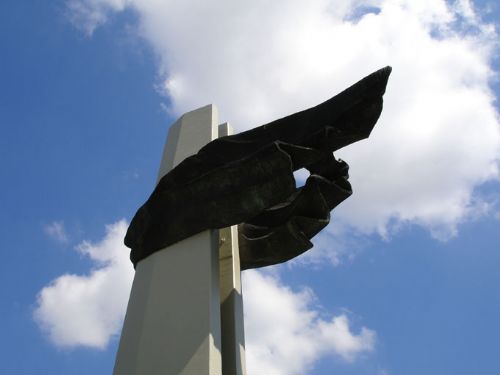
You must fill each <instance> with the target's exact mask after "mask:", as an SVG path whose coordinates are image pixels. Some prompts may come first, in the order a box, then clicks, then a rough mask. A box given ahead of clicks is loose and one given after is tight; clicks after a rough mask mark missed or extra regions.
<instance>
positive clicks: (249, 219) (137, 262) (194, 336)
mask: <svg viewBox="0 0 500 375" xmlns="http://www.w3.org/2000/svg"><path fill="white" fill-rule="evenodd" d="M390 73H391V68H390V67H386V68H383V69H380V70H378V71H376V72H374V73H372V74H370V75H369V76H367V77H365V78H363V79H362V80H361V81H359V82H357V83H356V84H354V85H353V86H351V87H349V88H348V89H346V90H344V91H343V92H341V93H340V94H338V95H336V96H334V97H332V98H331V99H329V100H327V101H325V102H324V103H321V104H319V105H317V106H315V107H312V108H309V109H307V110H304V111H301V112H298V113H295V114H292V115H290V116H287V117H284V118H281V119H278V120H275V121H273V122H271V123H268V124H265V125H262V126H260V127H257V128H254V129H251V130H249V131H246V132H242V133H239V134H235V135H231V128H230V126H229V124H222V125H219V126H218V119H217V111H216V109H215V107H213V106H211V105H210V106H207V107H203V108H200V109H198V110H196V111H192V112H189V113H187V114H185V115H184V116H182V117H181V118H180V119H179V120H178V121H177V122H176V123H175V124H174V125H173V126H172V127H171V128H170V131H169V136H168V138H167V142H166V145H165V149H164V155H163V159H162V163H161V167H160V173H159V178H158V183H157V185H156V188H155V189H154V191H153V193H152V194H151V196H150V197H149V199H148V200H147V201H146V203H145V204H144V205H143V206H142V207H141V208H140V209H139V210H138V211H137V213H136V215H135V216H134V218H133V219H132V222H131V224H130V227H129V229H128V232H127V235H126V237H125V244H126V245H127V246H128V247H130V248H131V249H132V250H131V254H130V258H131V261H132V263H133V264H134V267H135V268H136V275H135V278H134V283H133V287H132V292H131V297H130V300H129V305H128V308H127V314H126V318H125V323H124V328H123V331H122V337H121V340H120V346H119V349H118V354H117V360H116V364H115V371H114V374H115V375H128V374H136V375H139V374H140V375H149V374H151V375H153V374H211V375H212V374H214V375H215V374H218V375H220V374H224V375H232V374H245V373H246V372H245V356H244V352H245V351H244V335H243V307H242V297H241V282H240V269H241V270H244V269H250V268H258V267H264V266H268V265H273V264H277V263H282V262H285V261H288V260H290V259H292V258H294V257H296V256H298V255H300V254H302V253H303V252H305V251H307V250H308V249H310V248H311V247H312V243H311V241H310V239H311V238H312V237H314V236H315V235H316V234H317V233H319V231H321V229H323V228H324V227H325V226H326V225H327V224H328V223H329V221H330V211H331V210H332V209H333V208H334V207H336V206H337V205H338V204H340V203H341V202H342V201H343V200H345V199H346V198H347V197H349V196H350V195H351V194H352V190H351V185H350V184H349V182H348V165H347V163H345V162H344V161H342V160H337V159H335V157H334V156H333V152H334V151H336V150H338V149H340V148H342V147H344V146H347V145H349V144H351V143H353V142H356V141H359V140H361V139H364V138H367V137H368V136H369V135H370V133H371V131H372V129H373V127H374V125H375V123H376V122H377V120H378V118H379V116H380V113H381V111H382V103H383V95H384V93H385V88H386V85H387V81H388V78H389V75H390ZM301 168H305V169H307V170H308V171H309V172H310V176H309V177H308V178H307V180H306V183H305V185H304V186H302V187H296V183H295V179H294V175H293V172H294V171H296V170H299V169H301Z"/></svg>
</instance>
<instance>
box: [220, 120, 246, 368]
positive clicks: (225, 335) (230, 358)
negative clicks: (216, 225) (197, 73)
mask: <svg viewBox="0 0 500 375" xmlns="http://www.w3.org/2000/svg"><path fill="white" fill-rule="evenodd" d="M231 134H233V129H232V127H231V125H229V124H228V123H227V122H226V123H224V124H221V125H219V137H223V136H226V135H231ZM219 244H220V248H219V265H220V268H219V269H220V301H221V330H222V333H221V338H222V374H224V375H245V374H246V364H245V363H246V362H245V331H244V321H243V298H242V293H241V269H240V253H239V248H238V226H237V225H233V226H232V227H229V228H224V229H221V230H220V231H219Z"/></svg>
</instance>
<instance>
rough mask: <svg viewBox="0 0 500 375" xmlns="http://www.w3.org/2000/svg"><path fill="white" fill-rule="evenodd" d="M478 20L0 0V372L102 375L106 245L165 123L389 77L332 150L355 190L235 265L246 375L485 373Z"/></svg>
mask: <svg viewBox="0 0 500 375" xmlns="http://www.w3.org/2000/svg"><path fill="white" fill-rule="evenodd" d="M499 25H500V5H499V4H498V3H497V2H495V1H489V0H481V1H479V0H477V1H468V0H459V1H444V0H420V1H418V2H417V1H409V0H336V1H333V0H315V1H309V2H303V1H299V0H288V1H273V2H268V1H264V0H255V1H252V2H244V1H234V0H232V1H230V0H217V1H212V2H203V1H199V0H185V1H183V2H178V1H177V2H174V1H171V0H164V1H161V0H53V1H40V0H38V1H37V0H26V1H16V0H3V1H2V2H1V3H0V83H1V89H0V127H1V130H2V136H1V137H0V153H1V154H0V155H1V158H0V160H1V166H2V173H1V174H0V176H1V182H2V183H1V193H2V194H1V195H0V204H1V206H0V228H1V229H0V230H1V232H0V234H1V238H2V254H4V255H3V258H2V262H1V264H0V298H1V300H2V303H1V304H0V316H1V317H2V320H1V329H2V335H1V338H0V352H1V353H2V365H1V372H2V373H3V374H55V375H56V374H64V375H76V374H89V373H92V374H96V375H98V374H110V373H111V372H112V368H113V364H114V358H115V354H116V349H117V345H118V340H119V335H120V330H121V326H122V322H123V316H124V313H125V308H126V304H127V301H128V295H129V291H130V286H131V282H132V279H133V267H132V264H131V263H130V261H129V258H128V257H129V250H128V249H127V248H126V247H125V246H124V245H123V237H124V234H125V231H126V229H127V226H128V223H129V222H130V220H131V218H132V216H133V215H134V213H135V211H136V210H137V208H138V207H139V206H140V205H141V204H142V203H143V202H144V201H145V200H146V199H147V197H148V196H149V194H150V193H151V191H152V188H153V186H154V183H155V179H156V174H157V171H158V167H159V163H160V157H161V152H162V149H163V144H164V141H165V137H166V133H167V131H168V127H169V125H170V124H172V123H173V122H174V121H175V120H176V119H177V118H178V117H179V116H180V115H182V114H183V113H185V112H187V111H190V110H193V109H195V108H198V107H201V106H204V105H206V104H209V103H213V104H215V105H216V106H217V107H218V108H219V112H220V120H221V122H223V121H228V122H230V123H231V125H232V126H233V127H234V128H235V130H236V131H242V130H246V129H250V128H252V127H254V126H258V125H261V124H264V123H266V122H268V121H270V120H273V119H275V118H278V117H282V116H284V115H287V114H290V113H293V112H296V111H299V110H302V109H305V108H308V107H309V106H312V105H315V104H318V103H320V102H322V101H324V100H326V99H327V98H329V97H331V96H333V95H334V94H336V93H338V92H339V91H341V90H342V89H344V88H346V87H347V86H349V85H351V84H353V83H354V82H356V81H357V80H359V79H361V78H362V77H364V76H365V75H367V74H369V73H371V72H372V71H374V70H376V69H378V68H381V67H384V66H386V65H391V66H392V67H393V73H392V75H391V78H390V81H389V84H388V87H387V93H386V95H385V97H384V100H385V102H384V111H383V113H382V116H381V117H380V120H379V122H378V123H377V125H376V127H375V129H374V131H373V133H372V135H371V137H370V139H369V140H365V141H361V142H359V143H357V144H355V145H351V146H349V147H346V148H345V149H342V150H339V151H338V152H337V153H336V155H335V156H336V157H341V158H342V159H344V160H346V161H347V162H348V163H349V165H350V181H351V183H352V185H353V190H354V194H353V195H352V196H351V197H350V198H349V199H348V200H347V201H345V202H344V203H342V204H341V206H339V207H338V208H336V209H335V210H334V212H333V213H332V220H331V223H330V225H329V226H328V227H327V228H326V229H325V230H324V231H323V232H322V233H321V234H319V235H318V236H317V237H316V238H315V239H314V245H315V246H314V248H313V249H312V250H310V251H308V252H307V253H306V254H303V255H302V256H300V257H298V258H296V259H295V260H294V261H292V262H289V263H287V264H284V265H279V266H274V267H267V268H264V269H260V270H257V271H256V270H249V271H245V272H243V298H244V310H245V331H246V332H245V335H246V344H247V345H246V346H247V351H246V353H247V368H248V373H249V374H251V375H256V374H269V375H294V374H313V375H319V374H346V375H348V374H361V375H399V374H404V375H412V374H415V375H416V374H419V375H421V374H429V375H432V374H459V375H460V374H464V375H465V374H481V375H496V374H498V373H500V345H499V337H500V323H499V321H498V316H500V272H498V269H499V268H500V249H499V246H498V243H499V242H500V231H499V230H498V227H499V224H500V184H499V158H500V117H499V110H500V105H499V102H498V98H499V96H500V82H499V75H498V74H499V69H500V60H499V51H500V50H499V40H500V39H499V31H498V28H499ZM297 178H298V180H299V182H300V179H302V178H303V175H299V176H298V177H297Z"/></svg>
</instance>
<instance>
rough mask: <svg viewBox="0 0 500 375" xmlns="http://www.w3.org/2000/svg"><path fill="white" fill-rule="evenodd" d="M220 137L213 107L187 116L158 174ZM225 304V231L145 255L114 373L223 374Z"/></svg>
mask: <svg viewBox="0 0 500 375" xmlns="http://www.w3.org/2000/svg"><path fill="white" fill-rule="evenodd" d="M217 136H218V114H217V109H216V108H215V107H214V106H212V105H209V106H206V107H203V108H200V109H197V110H195V111H192V112H188V113H186V114H184V115H183V116H182V117H181V118H180V119H179V120H178V121H177V122H176V123H175V124H173V125H172V126H171V127H170V130H169V134H168V138H167V142H166V144H165V148H164V152H163V158H162V161H161V166H160V172H159V178H158V179H160V178H161V177H162V176H163V175H165V174H166V173H167V172H168V171H169V170H170V169H172V168H173V167H174V166H176V165H177V164H178V163H180V162H181V161H182V160H184V159H185V158H186V157H187V156H190V155H193V154H195V153H196V152H197V151H198V150H199V149H200V148H201V147H203V146H204V145H205V144H206V143H208V142H210V141H211V140H213V139H215V138H216V137H217ZM238 272H239V269H238ZM220 302H221V301H220V289H219V231H217V230H207V231H204V232H202V233H198V234H197V235H195V236H192V237H190V238H187V239H185V240H183V241H180V242H178V243H176V244H174V245H172V246H169V247H167V248H165V249H163V250H161V251H158V252H156V253H154V254H152V255H150V256H149V257H147V258H146V259H143V260H141V261H140V262H139V263H138V264H137V267H136V273H135V278H134V282H133V285H132V291H131V294H130V300H129V303H128V307H127V313H126V317H125V322H124V326H123V330H122V336H121V338H120V345H119V348H118V353H117V357H116V363H115V368H114V375H159V374H161V375H163V374H165V375H174V374H186V375H191V374H192V375H205V374H206V375H220V374H221V373H222V363H221V305H220ZM241 319H242V318H241Z"/></svg>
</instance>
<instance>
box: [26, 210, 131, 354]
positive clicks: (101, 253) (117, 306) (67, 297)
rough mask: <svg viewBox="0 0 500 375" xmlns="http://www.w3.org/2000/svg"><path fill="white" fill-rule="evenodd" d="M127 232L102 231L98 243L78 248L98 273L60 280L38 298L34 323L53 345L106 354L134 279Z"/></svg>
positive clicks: (121, 225)
mask: <svg viewBox="0 0 500 375" xmlns="http://www.w3.org/2000/svg"><path fill="white" fill-rule="evenodd" d="M126 229H127V223H126V222H125V221H124V220H122V221H119V222H117V223H115V224H112V225H109V226H107V227H106V236H105V237H104V239H102V241H100V242H98V243H95V244H92V243H89V242H83V243H81V244H80V245H78V246H77V250H78V251H79V252H80V253H81V254H83V255H85V256H88V257H90V259H92V260H93V261H94V262H95V265H96V267H95V268H94V269H93V270H92V271H91V272H90V273H89V274H88V275H85V276H80V275H73V274H64V275H62V276H60V277H58V278H57V279H55V280H53V281H52V282H51V283H50V284H49V285H48V286H46V287H45V288H43V289H42V290H41V291H40V293H39V294H38V297H37V307H36V310H35V311H34V318H35V321H36V322H37V323H38V325H39V326H40V327H41V328H42V329H43V330H44V331H45V332H46V333H47V334H48V336H49V338H50V340H51V341H52V342H53V343H54V344H55V345H57V346H59V347H75V346H89V347H94V348H105V347H106V345H107V344H108V342H109V339H110V338H111V337H112V336H113V335H115V334H117V333H118V332H119V331H120V329H121V326H122V320H123V317H124V314H125V309H126V305H127V301H128V296H129V293H130V287H131V283H132V278H133V267H132V264H131V263H130V260H129V259H128V256H127V255H128V251H127V249H126V248H125V246H124V245H123V237H124V236H125V231H126Z"/></svg>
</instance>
